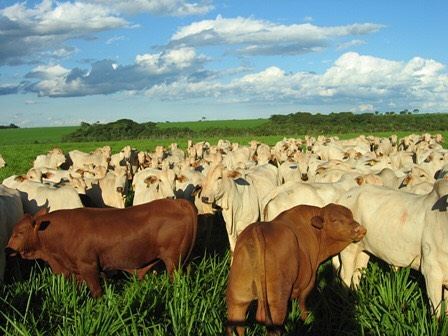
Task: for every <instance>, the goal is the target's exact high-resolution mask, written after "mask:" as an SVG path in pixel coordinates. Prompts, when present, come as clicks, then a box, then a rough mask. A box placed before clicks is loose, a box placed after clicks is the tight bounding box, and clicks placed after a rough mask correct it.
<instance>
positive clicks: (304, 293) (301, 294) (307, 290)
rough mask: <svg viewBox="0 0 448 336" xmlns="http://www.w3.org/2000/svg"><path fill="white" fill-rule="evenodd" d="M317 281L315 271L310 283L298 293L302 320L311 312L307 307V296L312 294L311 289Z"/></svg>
mask: <svg viewBox="0 0 448 336" xmlns="http://www.w3.org/2000/svg"><path fill="white" fill-rule="evenodd" d="M315 282H316V274H315V273H314V274H312V275H311V279H310V282H309V283H308V285H307V286H306V287H305V288H303V289H302V290H300V292H299V293H298V299H299V308H300V319H301V320H302V321H305V320H306V319H307V317H308V315H309V314H310V312H309V311H308V309H307V308H306V298H307V297H308V295H309V294H310V292H311V290H312V289H313V288H314V284H315Z"/></svg>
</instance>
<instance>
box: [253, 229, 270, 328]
mask: <svg viewBox="0 0 448 336" xmlns="http://www.w3.org/2000/svg"><path fill="white" fill-rule="evenodd" d="M253 232H254V241H255V252H256V256H257V258H258V260H257V261H256V262H255V265H256V266H255V268H256V272H255V287H256V290H257V296H258V306H257V315H256V319H257V321H259V322H261V323H265V324H266V325H268V326H269V325H272V318H271V312H270V310H269V302H268V295H267V287H266V241H265V237H264V234H263V231H262V229H261V227H260V224H256V226H255V230H254V231H253Z"/></svg>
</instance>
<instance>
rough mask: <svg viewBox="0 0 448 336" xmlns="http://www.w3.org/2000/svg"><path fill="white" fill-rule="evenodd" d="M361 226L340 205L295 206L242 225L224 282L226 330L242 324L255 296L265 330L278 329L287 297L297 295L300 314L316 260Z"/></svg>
mask: <svg viewBox="0 0 448 336" xmlns="http://www.w3.org/2000/svg"><path fill="white" fill-rule="evenodd" d="M365 233H366V229H365V228H364V227H363V226H361V225H359V224H358V223H357V222H356V221H355V220H354V219H353V215H352V213H351V211H350V210H349V209H347V208H345V207H343V206H340V205H336V204H329V205H327V206H325V207H323V208H319V207H315V206H308V205H299V206H296V207H294V208H291V209H289V210H286V211H284V212H282V213H281V214H280V215H279V216H277V217H276V218H275V219H274V220H273V221H271V222H257V223H254V224H251V225H250V226H248V227H247V228H246V229H245V230H244V231H243V232H242V233H241V234H240V236H239V237H238V241H237V243H236V247H235V252H234V255H233V257H234V258H233V263H232V267H231V269H230V274H229V281H228V285H227V295H226V302H227V313H228V327H227V335H232V332H233V329H234V328H235V326H236V332H237V334H238V335H244V327H243V326H242V324H243V323H244V321H245V318H246V312H247V309H248V307H249V304H250V303H251V302H252V301H253V300H258V308H257V314H256V320H257V321H258V322H260V323H263V324H265V325H266V326H267V327H268V331H269V333H270V334H277V333H279V332H280V329H281V326H282V325H283V322H284V320H285V317H286V314H287V310H288V301H289V299H291V298H293V299H295V298H298V299H299V306H300V309H301V318H302V319H305V318H306V316H307V314H308V313H307V310H306V306H305V301H306V298H307V297H308V294H309V293H310V292H311V289H312V288H313V287H314V282H315V279H316V271H317V268H318V266H319V264H320V263H321V262H323V261H324V260H325V259H327V258H329V257H330V256H333V255H335V254H337V253H339V252H340V251H341V250H342V249H344V248H345V247H346V246H347V245H349V244H350V243H351V242H355V241H359V240H361V239H362V238H363V237H364V235H365Z"/></svg>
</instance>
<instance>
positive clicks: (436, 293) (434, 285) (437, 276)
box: [422, 261, 443, 317]
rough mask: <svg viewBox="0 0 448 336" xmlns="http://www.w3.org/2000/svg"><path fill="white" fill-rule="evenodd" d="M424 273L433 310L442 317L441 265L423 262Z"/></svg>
mask: <svg viewBox="0 0 448 336" xmlns="http://www.w3.org/2000/svg"><path fill="white" fill-rule="evenodd" d="M422 274H423V276H424V277H425V283H426V291H427V293H428V297H429V300H430V301H431V310H432V311H433V313H434V314H436V316H437V317H440V306H441V301H442V284H443V273H442V270H441V268H440V267H439V265H434V263H432V265H428V263H427V262H426V263H425V262H424V261H423V262H422Z"/></svg>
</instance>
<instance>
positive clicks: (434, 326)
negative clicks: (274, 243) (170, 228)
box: [0, 255, 448, 336]
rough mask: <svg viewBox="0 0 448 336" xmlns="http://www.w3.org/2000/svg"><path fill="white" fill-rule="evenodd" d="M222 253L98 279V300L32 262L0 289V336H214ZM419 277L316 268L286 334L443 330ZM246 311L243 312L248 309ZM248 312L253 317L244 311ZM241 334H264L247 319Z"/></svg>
mask: <svg viewBox="0 0 448 336" xmlns="http://www.w3.org/2000/svg"><path fill="white" fill-rule="evenodd" d="M228 270H229V258H228V256H227V255H225V256H223V257H217V256H213V257H212V256H208V257H205V258H203V259H197V260H195V261H193V262H192V263H191V265H190V266H189V267H188V268H187V269H186V270H184V271H183V272H179V273H177V274H176V275H175V277H174V281H173V282H171V281H170V280H169V277H168V276H167V275H166V274H165V273H162V274H157V275H156V274H150V275H147V276H146V277H145V279H144V280H143V281H138V280H137V279H136V278H135V277H133V276H129V275H124V276H121V277H119V278H118V279H117V278H114V279H108V280H107V281H106V280H103V282H102V286H103V288H104V289H105V291H104V295H103V297H101V298H100V299H97V300H95V299H92V298H91V297H90V294H89V290H88V288H87V287H86V286H85V285H84V284H81V285H79V286H78V285H77V284H76V283H75V281H72V280H67V279H65V278H63V277H62V276H59V275H58V276H57V275H54V274H52V273H51V271H50V270H49V268H47V267H44V268H39V267H36V268H35V269H34V271H33V272H32V274H31V276H30V278H29V279H28V280H25V281H22V282H16V283H13V284H9V285H5V286H2V287H1V288H0V332H1V333H2V334H4V335H70V336H71V335H80V336H81V335H82V336H84V335H178V336H184V335H185V336H187V335H198V336H199V335H213V336H215V335H222V334H223V332H224V328H225V322H226V306H225V301H224V297H225V289H226V282H227V275H228ZM420 277H421V276H420V275H419V274H417V273H415V274H414V273H413V272H411V271H410V270H409V269H401V270H399V271H398V272H393V271H392V270H388V269H387V268H381V267H379V265H378V264H377V263H376V262H372V263H370V264H369V267H368V268H367V270H366V272H365V274H364V277H363V279H362V281H361V287H360V289H359V290H358V291H356V292H353V291H351V290H348V289H347V288H345V287H343V286H342V284H341V282H340V281H339V280H338V278H337V277H335V276H334V274H333V271H332V269H331V263H326V264H324V265H323V266H321V268H320V272H319V276H318V284H317V286H316V288H315V290H314V291H313V292H312V294H311V296H310V298H309V300H308V306H309V308H310V311H311V315H310V317H309V318H308V319H307V321H305V322H302V321H301V320H300V319H299V315H300V310H299V308H298V304H297V302H295V301H293V302H292V303H291V305H290V309H289V314H288V317H287V320H286V321H285V331H286V335H324V336H325V335H447V333H448V320H447V319H446V318H445V317H442V318H441V319H440V320H438V319H436V318H434V317H432V316H431V315H430V313H429V304H428V300H427V297H426V294H425V291H424V288H423V287H422V286H421V279H420ZM249 315H251V314H249ZM252 315H253V314H252ZM247 331H248V332H247V335H250V336H256V335H264V328H263V327H262V326H260V325H258V324H255V323H253V322H251V321H249V322H248V329H247Z"/></svg>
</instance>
